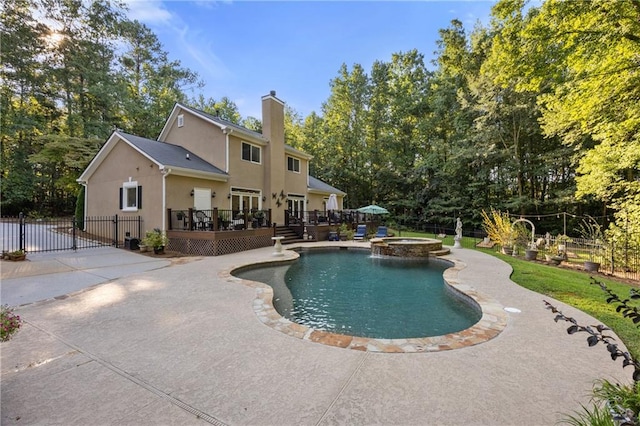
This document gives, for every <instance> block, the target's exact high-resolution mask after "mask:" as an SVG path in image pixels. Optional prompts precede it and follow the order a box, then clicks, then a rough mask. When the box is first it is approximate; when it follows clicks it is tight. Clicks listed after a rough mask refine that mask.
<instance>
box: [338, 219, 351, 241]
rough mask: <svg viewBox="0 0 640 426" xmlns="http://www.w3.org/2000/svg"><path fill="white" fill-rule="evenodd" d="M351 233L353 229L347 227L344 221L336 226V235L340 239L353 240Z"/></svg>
mask: <svg viewBox="0 0 640 426" xmlns="http://www.w3.org/2000/svg"><path fill="white" fill-rule="evenodd" d="M353 234H354V233H353V229H349V227H348V226H347V224H346V223H342V224H340V226H339V227H338V236H339V237H340V241H350V240H353Z"/></svg>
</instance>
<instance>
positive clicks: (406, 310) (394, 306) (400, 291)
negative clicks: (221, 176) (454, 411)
mask: <svg viewBox="0 0 640 426" xmlns="http://www.w3.org/2000/svg"><path fill="white" fill-rule="evenodd" d="M450 266H451V265H450V264H449V263H447V262H444V261H438V260H434V259H430V260H428V261H416V260H403V259H399V258H384V259H381V258H373V257H371V254H370V253H369V252H368V251H361V250H311V251H309V252H303V253H301V255H300V258H299V259H298V260H297V261H296V262H294V263H291V264H286V265H279V266H264V267H259V268H256V269H249V270H244V271H241V272H238V273H237V274H235V275H237V276H238V277H240V278H246V279H249V280H253V281H260V282H263V283H266V284H268V285H270V286H271V287H272V288H273V290H274V300H273V305H274V307H275V309H276V310H277V311H278V313H280V315H282V316H283V317H285V318H287V319H289V320H291V321H293V322H295V323H298V324H302V325H305V326H308V327H311V328H313V329H316V330H325V331H328V332H333V333H339V334H348V335H352V336H361V337H370V338H385V339H401V338H418V337H429V336H438V335H442V334H448V333H453V332H456V331H460V330H464V329H466V328H469V327H471V326H472V325H473V324H475V323H476V322H478V321H479V320H480V317H481V312H480V310H479V309H478V308H474V307H473V306H471V305H470V304H468V303H465V302H464V301H462V300H460V299H459V298H457V297H455V296H453V295H452V293H451V292H450V291H447V289H446V288H445V286H446V284H445V283H444V280H443V277H442V273H443V271H444V270H445V269H447V268H448V267H450Z"/></svg>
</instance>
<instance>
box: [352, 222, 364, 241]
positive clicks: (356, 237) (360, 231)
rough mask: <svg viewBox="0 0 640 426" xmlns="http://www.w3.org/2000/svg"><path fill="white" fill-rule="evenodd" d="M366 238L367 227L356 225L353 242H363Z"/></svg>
mask: <svg viewBox="0 0 640 426" xmlns="http://www.w3.org/2000/svg"><path fill="white" fill-rule="evenodd" d="M366 237H367V225H358V228H357V229H356V233H355V234H354V235H353V239H354V240H360V241H361V240H364V239H365V238H366Z"/></svg>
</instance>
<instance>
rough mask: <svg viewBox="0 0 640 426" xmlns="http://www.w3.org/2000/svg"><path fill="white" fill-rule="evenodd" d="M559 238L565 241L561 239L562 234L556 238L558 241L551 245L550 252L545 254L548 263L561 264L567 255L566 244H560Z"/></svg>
mask: <svg viewBox="0 0 640 426" xmlns="http://www.w3.org/2000/svg"><path fill="white" fill-rule="evenodd" d="M558 240H560V241H561V242H562V241H563V240H562V239H560V235H559V236H558V238H556V242H555V243H554V244H553V245H551V246H549V249H548V252H547V253H545V255H544V258H545V260H546V261H547V263H549V264H551V265H559V264H560V263H561V262H562V261H563V260H564V258H565V256H566V252H565V250H566V246H565V245H564V244H558Z"/></svg>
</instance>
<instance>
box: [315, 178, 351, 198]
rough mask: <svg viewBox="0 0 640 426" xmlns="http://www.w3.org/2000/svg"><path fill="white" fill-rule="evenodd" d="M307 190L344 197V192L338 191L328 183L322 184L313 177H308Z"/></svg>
mask: <svg viewBox="0 0 640 426" xmlns="http://www.w3.org/2000/svg"><path fill="white" fill-rule="evenodd" d="M309 189H315V190H317V191H323V192H328V193H330V194H331V193H333V194H336V195H346V192H343V191H340V190H339V189H338V188H334V187H333V186H331V185H329V184H328V183H324V182H323V181H321V180H320V179H318V178H314V177H313V176H309Z"/></svg>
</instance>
